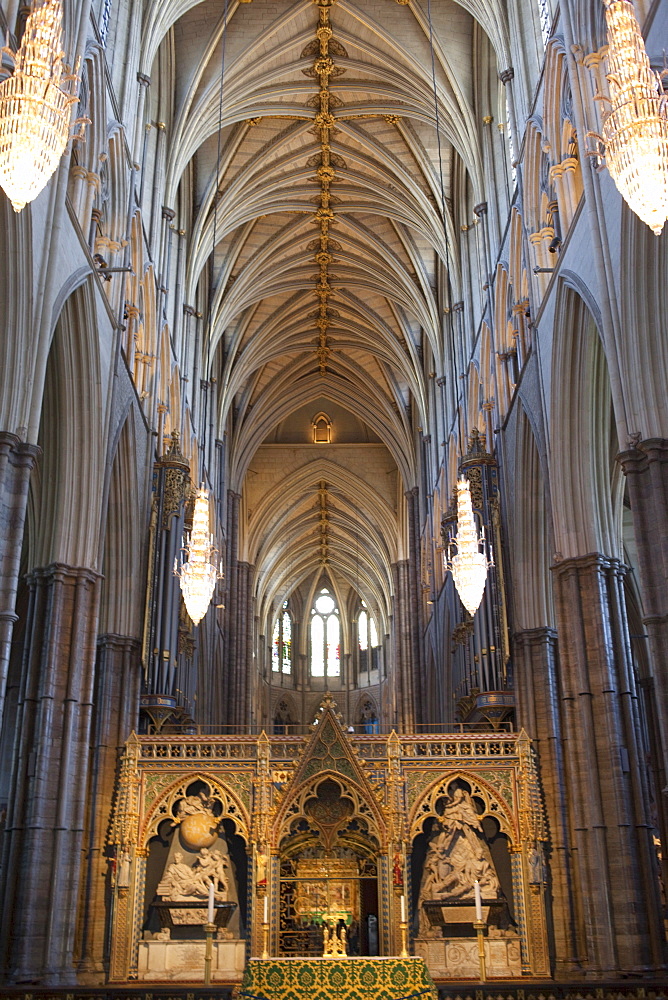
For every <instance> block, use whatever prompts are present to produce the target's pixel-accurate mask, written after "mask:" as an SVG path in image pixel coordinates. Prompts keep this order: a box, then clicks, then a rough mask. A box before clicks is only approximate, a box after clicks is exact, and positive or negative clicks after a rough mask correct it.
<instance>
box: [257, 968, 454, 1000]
mask: <svg viewBox="0 0 668 1000" xmlns="http://www.w3.org/2000/svg"><path fill="white" fill-rule="evenodd" d="M244 992H246V993H249V994H253V995H254V996H256V997H257V996H260V997H265V998H266V1000H279V998H280V1000H399V998H400V997H406V996H412V997H414V996H420V997H423V998H424V1000H438V993H437V991H436V987H435V986H434V983H433V982H432V979H431V977H430V975H429V972H428V971H427V966H426V965H425V963H424V961H423V959H422V958H341V959H331V958H308V959H307V958H270V959H264V960H263V959H253V958H252V959H251V960H250V962H249V963H248V966H247V968H246V972H245V974H244V979H243V984H242V987H241V996H243V995H244Z"/></svg>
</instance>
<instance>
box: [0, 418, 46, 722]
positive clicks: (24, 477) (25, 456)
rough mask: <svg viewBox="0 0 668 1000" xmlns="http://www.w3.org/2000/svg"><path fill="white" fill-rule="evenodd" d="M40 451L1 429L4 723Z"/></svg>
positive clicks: (0, 685)
mask: <svg viewBox="0 0 668 1000" xmlns="http://www.w3.org/2000/svg"><path fill="white" fill-rule="evenodd" d="M39 453H40V449H39V448H38V447H37V446H36V445H32V444H25V443H23V442H22V441H20V440H19V438H18V437H16V435H15V434H8V433H6V432H2V433H0V725H1V724H2V715H3V707H4V703H5V690H6V687H7V672H8V670H9V656H10V649H11V642H12V633H13V631H14V622H15V621H16V588H17V585H18V576H19V563H20V560H21V545H22V543H23V527H24V524H25V516H26V505H27V500H28V484H29V481H30V473H31V472H32V469H33V466H34V464H35V460H36V458H37V456H38V455H39Z"/></svg>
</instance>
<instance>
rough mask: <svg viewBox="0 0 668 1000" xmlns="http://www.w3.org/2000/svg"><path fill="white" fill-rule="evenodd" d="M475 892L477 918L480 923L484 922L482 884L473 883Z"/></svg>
mask: <svg viewBox="0 0 668 1000" xmlns="http://www.w3.org/2000/svg"><path fill="white" fill-rule="evenodd" d="M473 892H474V893H475V918H476V920H478V921H481V920H482V894H481V892H480V882H474V883H473Z"/></svg>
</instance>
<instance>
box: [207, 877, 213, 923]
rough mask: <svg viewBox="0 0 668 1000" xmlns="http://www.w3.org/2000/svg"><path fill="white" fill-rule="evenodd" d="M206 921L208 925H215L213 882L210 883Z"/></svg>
mask: <svg viewBox="0 0 668 1000" xmlns="http://www.w3.org/2000/svg"><path fill="white" fill-rule="evenodd" d="M206 921H207V923H208V924H212V923H213V882H212V881H209V905H208V907H207V911H206Z"/></svg>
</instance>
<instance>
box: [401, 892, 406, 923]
mask: <svg viewBox="0 0 668 1000" xmlns="http://www.w3.org/2000/svg"><path fill="white" fill-rule="evenodd" d="M401 922H402V924H405V923H406V897H405V896H404V895H402V897H401Z"/></svg>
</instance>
